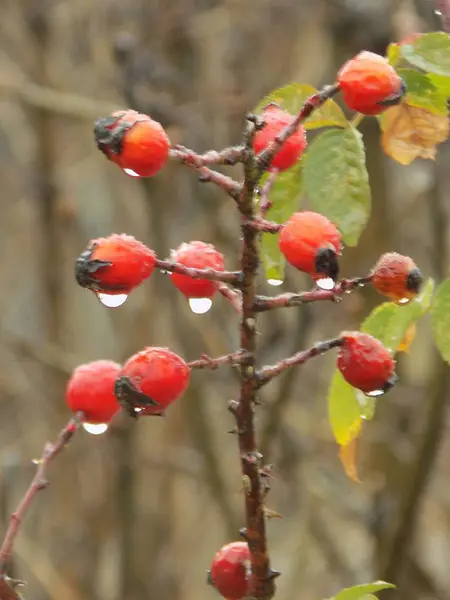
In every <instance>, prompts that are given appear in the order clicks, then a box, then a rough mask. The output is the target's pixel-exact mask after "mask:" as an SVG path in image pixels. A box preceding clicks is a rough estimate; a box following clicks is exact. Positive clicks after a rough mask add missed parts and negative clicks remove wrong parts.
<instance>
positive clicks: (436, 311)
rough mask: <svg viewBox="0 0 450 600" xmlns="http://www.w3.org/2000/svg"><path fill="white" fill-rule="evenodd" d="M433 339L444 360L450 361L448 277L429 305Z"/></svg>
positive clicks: (449, 294)
mask: <svg viewBox="0 0 450 600" xmlns="http://www.w3.org/2000/svg"><path fill="white" fill-rule="evenodd" d="M431 323H432V327H433V334H434V339H435V342H436V346H437V347H438V350H439V352H440V353H441V356H442V358H443V359H444V360H445V362H448V363H450V278H449V279H446V280H445V281H443V282H442V283H441V285H440V286H439V287H438V288H437V290H436V295H435V297H434V300H433V304H432V306H431Z"/></svg>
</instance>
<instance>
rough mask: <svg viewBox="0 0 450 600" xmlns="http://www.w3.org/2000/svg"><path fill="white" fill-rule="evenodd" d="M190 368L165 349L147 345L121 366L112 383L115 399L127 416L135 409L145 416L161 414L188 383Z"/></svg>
mask: <svg viewBox="0 0 450 600" xmlns="http://www.w3.org/2000/svg"><path fill="white" fill-rule="evenodd" d="M189 377H190V368H189V366H188V365H187V364H186V362H185V361H184V360H183V359H182V358H181V357H180V356H178V355H177V354H175V353H174V352H172V351H171V350H169V349H168V348H159V347H148V348H144V350H141V351H140V352H138V353H137V354H134V355H133V356H132V357H131V358H129V359H128V360H127V362H126V363H125V364H124V365H123V367H122V369H121V371H120V373H119V375H118V378H117V380H116V385H115V393H116V397H117V399H118V400H119V402H120V403H121V404H122V406H124V408H125V409H126V410H127V412H128V414H130V416H136V413H135V410H134V409H135V408H141V409H144V410H145V414H146V415H162V414H164V411H165V409H166V408H167V407H168V406H169V405H170V404H172V402H174V401H175V400H177V399H178V398H179V397H180V396H181V395H182V394H183V393H184V392H185V390H186V388H187V386H188V384H189Z"/></svg>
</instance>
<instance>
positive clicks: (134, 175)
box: [123, 169, 140, 177]
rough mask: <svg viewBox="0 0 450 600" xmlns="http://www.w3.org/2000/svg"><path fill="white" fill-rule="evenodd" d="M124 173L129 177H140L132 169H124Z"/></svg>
mask: <svg viewBox="0 0 450 600" xmlns="http://www.w3.org/2000/svg"><path fill="white" fill-rule="evenodd" d="M123 172H124V173H126V174H127V175H129V176H130V177H140V175H138V174H137V173H136V172H135V171H133V170H132V169H124V170H123Z"/></svg>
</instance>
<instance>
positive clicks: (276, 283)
mask: <svg viewBox="0 0 450 600" xmlns="http://www.w3.org/2000/svg"><path fill="white" fill-rule="evenodd" d="M267 283H268V284H269V285H273V286H275V287H278V286H279V285H283V280H282V279H268V280H267Z"/></svg>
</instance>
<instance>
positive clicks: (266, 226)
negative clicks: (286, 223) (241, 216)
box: [243, 216, 283, 233]
mask: <svg viewBox="0 0 450 600" xmlns="http://www.w3.org/2000/svg"><path fill="white" fill-rule="evenodd" d="M243 225H245V227H250V229H253V230H254V231H259V232H260V233H279V232H280V231H281V230H282V228H283V225H281V224H280V223H275V222H274V221H267V220H266V219H264V218H263V217H259V216H255V218H254V219H249V220H244V221H243Z"/></svg>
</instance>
